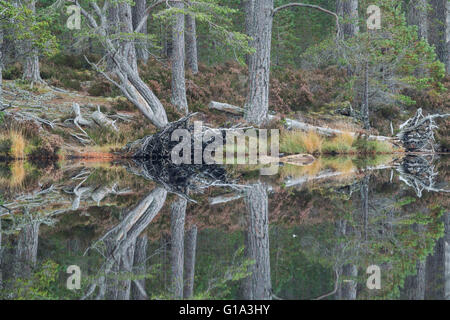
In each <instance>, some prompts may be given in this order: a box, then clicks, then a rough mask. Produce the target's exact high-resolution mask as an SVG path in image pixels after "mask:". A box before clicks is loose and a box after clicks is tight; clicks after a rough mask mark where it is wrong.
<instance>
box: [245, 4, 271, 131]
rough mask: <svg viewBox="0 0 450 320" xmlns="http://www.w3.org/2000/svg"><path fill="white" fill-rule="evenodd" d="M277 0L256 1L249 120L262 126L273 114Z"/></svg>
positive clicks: (250, 67) (248, 102) (250, 74)
mask: <svg viewBox="0 0 450 320" xmlns="http://www.w3.org/2000/svg"><path fill="white" fill-rule="evenodd" d="M272 11H273V0H260V1H255V4H254V9H253V15H252V17H253V18H252V24H251V32H250V34H251V36H252V37H253V40H252V41H251V47H253V48H254V49H255V50H256V52H255V53H253V54H252V55H250V59H249V88H248V95H247V101H246V103H245V115H244V117H245V120H247V121H248V122H250V123H253V124H256V125H261V124H262V123H263V122H265V121H266V119H267V113H268V111H269V81H270V49H271V40H272V23H273V16H272Z"/></svg>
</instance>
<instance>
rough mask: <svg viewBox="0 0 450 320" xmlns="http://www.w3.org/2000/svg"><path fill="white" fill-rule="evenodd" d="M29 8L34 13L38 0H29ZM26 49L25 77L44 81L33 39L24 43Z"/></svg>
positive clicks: (29, 79)
mask: <svg viewBox="0 0 450 320" xmlns="http://www.w3.org/2000/svg"><path fill="white" fill-rule="evenodd" d="M27 8H28V9H30V10H31V11H32V12H33V14H35V13H36V1H35V0H28V1H27ZM24 47H25V48H24V49H25V50H24V51H25V55H26V56H25V65H24V67H23V79H24V80H27V81H30V82H31V83H38V82H42V79H41V75H40V72H39V57H38V52H37V50H36V49H35V48H33V46H32V42H31V40H27V41H25V43H24Z"/></svg>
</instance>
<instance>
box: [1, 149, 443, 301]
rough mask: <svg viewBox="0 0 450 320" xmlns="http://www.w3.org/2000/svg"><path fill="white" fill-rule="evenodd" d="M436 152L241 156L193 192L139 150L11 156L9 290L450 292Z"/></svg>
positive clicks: (154, 295)
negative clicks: (141, 167)
mask: <svg viewBox="0 0 450 320" xmlns="http://www.w3.org/2000/svg"><path fill="white" fill-rule="evenodd" d="M424 161H425V162H423V161H422V160H417V159H416V158H414V159H409V160H408V165H404V162H405V160H402V159H397V160H396V161H392V159H382V160H381V161H380V159H350V158H335V159H325V158H324V159H318V160H316V161H315V162H314V163H313V164H311V165H309V166H306V167H295V166H284V167H282V168H281V169H280V172H279V174H278V175H275V176H269V177H263V176H260V175H259V173H258V170H257V169H252V168H248V167H246V168H231V169H230V168H228V171H229V172H230V174H231V176H232V177H233V179H236V181H234V182H235V185H233V186H232V187H229V186H228V187H227V186H222V185H218V186H214V185H213V186H211V187H208V188H203V189H201V191H202V192H199V190H196V192H191V193H189V194H188V195H185V194H183V192H178V191H179V190H178V191H174V190H175V189H174V188H172V187H170V186H168V185H167V184H165V183H161V181H156V182H155V181H152V180H150V179H149V178H148V177H147V178H146V177H145V176H142V174H141V175H139V174H136V173H137V170H134V169H133V167H132V166H131V167H130V164H123V163H114V164H113V163H109V162H95V161H84V162H65V163H60V164H43V163H37V164H36V163H34V164H31V163H23V162H15V163H2V164H1V165H0V189H1V191H2V198H1V201H2V208H1V209H0V212H1V213H0V216H1V219H0V223H1V240H0V241H1V242H0V243H1V250H0V265H1V268H0V283H1V286H0V287H1V291H0V292H1V297H2V299H125V300H126V299H179V298H193V299H316V298H320V299H446V298H450V247H449V243H450V214H449V210H448V193H446V192H445V191H446V190H448V188H449V186H448V175H447V172H448V163H449V162H448V158H447V157H445V156H441V157H439V158H437V157H427V158H426V159H425V160H424ZM155 180H157V179H155ZM71 265H75V266H78V267H79V268H80V270H81V282H80V289H75V290H69V289H68V288H67V279H68V278H69V276H70V274H67V273H66V271H67V268H68V267H69V266H71ZM369 266H378V267H379V270H380V278H381V283H380V289H369V288H368V287H367V279H368V278H369V276H370V274H367V272H366V271H367V269H368V267H369ZM72 283H75V282H72ZM372 283H373V282H372Z"/></svg>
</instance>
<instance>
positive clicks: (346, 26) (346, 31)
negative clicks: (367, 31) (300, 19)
mask: <svg viewBox="0 0 450 320" xmlns="http://www.w3.org/2000/svg"><path fill="white" fill-rule="evenodd" d="M336 13H337V15H338V16H339V17H340V18H342V19H343V20H344V23H343V25H342V35H343V36H344V38H345V39H348V38H351V37H353V36H355V35H356V34H357V33H358V32H359V15H358V0H337V1H336Z"/></svg>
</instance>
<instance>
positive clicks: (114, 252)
mask: <svg viewBox="0 0 450 320" xmlns="http://www.w3.org/2000/svg"><path fill="white" fill-rule="evenodd" d="M166 196H167V191H166V190H165V189H163V188H156V189H155V190H153V191H152V192H151V193H150V194H148V195H147V196H146V197H145V198H144V199H143V200H141V201H140V202H139V203H138V204H137V205H136V206H135V207H134V208H133V209H132V210H130V212H129V213H128V214H127V215H126V217H125V218H124V219H123V220H122V222H120V223H119V224H118V225H117V226H116V227H114V228H113V229H112V230H110V231H109V232H108V233H107V235H106V236H104V237H103V238H102V241H103V242H104V243H105V244H106V259H107V260H106V261H105V262H104V264H103V266H102V268H101V270H100V271H99V274H101V276H100V278H99V279H98V280H97V281H96V282H95V283H93V284H92V285H91V286H90V288H89V289H88V293H87V294H86V295H85V296H84V297H83V299H86V298H87V297H89V296H90V295H91V294H92V293H93V292H94V290H95V288H96V287H97V286H99V287H100V294H99V296H98V298H101V297H102V296H103V295H104V294H103V293H105V292H106V298H107V299H116V298H118V299H128V298H129V296H130V281H129V280H124V279H123V278H122V279H120V280H119V281H117V272H118V271H120V270H123V271H125V272H130V271H131V270H132V266H133V257H134V250H135V249H134V248H135V245H136V241H137V238H138V236H139V235H140V234H141V233H142V232H143V231H144V229H145V228H147V226H148V225H149V224H150V222H152V220H153V219H154V218H155V217H156V215H157V214H158V213H159V211H160V210H161V208H162V206H163V204H164V202H165V200H166ZM116 271H117V272H116ZM119 276H120V275H119ZM123 276H125V277H128V276H129V275H123ZM105 277H106V280H105ZM125 281H126V282H125ZM105 284H106V288H105Z"/></svg>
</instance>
